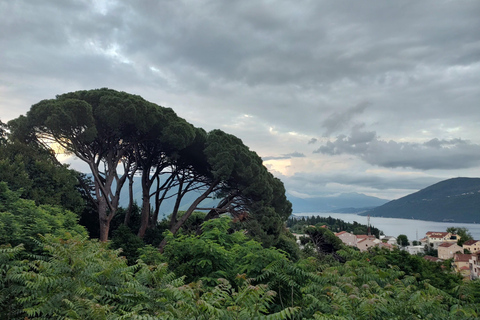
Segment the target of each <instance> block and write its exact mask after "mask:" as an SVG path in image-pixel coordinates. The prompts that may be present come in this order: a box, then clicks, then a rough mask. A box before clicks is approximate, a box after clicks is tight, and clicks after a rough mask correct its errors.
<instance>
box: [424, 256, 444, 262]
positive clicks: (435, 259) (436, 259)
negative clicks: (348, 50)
mask: <svg viewBox="0 0 480 320" xmlns="http://www.w3.org/2000/svg"><path fill="white" fill-rule="evenodd" d="M423 259H425V260H427V261H431V262H443V260H442V259H440V258H437V257H434V256H424V257H423Z"/></svg>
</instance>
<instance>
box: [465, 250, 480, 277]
mask: <svg viewBox="0 0 480 320" xmlns="http://www.w3.org/2000/svg"><path fill="white" fill-rule="evenodd" d="M478 255H479V254H478V253H476V254H472V256H471V257H470V259H469V260H468V267H469V269H470V279H472V280H475V279H478V278H479V277H480V261H479V259H478Z"/></svg>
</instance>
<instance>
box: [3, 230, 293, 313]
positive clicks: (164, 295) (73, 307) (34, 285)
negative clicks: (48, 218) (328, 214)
mask: <svg viewBox="0 0 480 320" xmlns="http://www.w3.org/2000/svg"><path fill="white" fill-rule="evenodd" d="M39 245H40V246H41V247H42V249H43V252H44V255H43V256H37V257H36V258H34V259H33V260H31V261H28V260H18V256H19V255H20V253H21V252H22V251H23V250H24V249H23V247H21V246H20V247H15V248H4V249H0V274H1V275H2V277H1V278H0V301H2V302H8V304H3V303H1V304H0V311H1V314H2V319H26V318H28V319H32V320H33V319H95V320H96V319H289V318H291V317H292V316H293V315H294V314H296V313H298V308H296V307H290V308H285V309H282V310H279V311H278V312H276V313H270V312H269V308H270V306H271V304H272V301H273V299H274V297H275V293H274V292H272V291H271V290H269V288H268V286H267V285H265V284H258V285H254V284H252V283H251V280H248V279H247V278H246V277H245V275H242V276H240V277H237V278H236V279H235V281H236V282H237V284H238V289H236V288H234V287H233V286H232V285H231V284H230V283H229V282H228V281H226V280H224V279H218V280H216V281H215V286H214V287H212V288H211V289H209V288H207V287H204V286H203V284H202V283H201V282H197V283H190V284H188V285H184V282H183V280H182V279H181V278H177V277H176V276H175V275H174V274H173V273H171V272H169V271H168V269H167V266H166V264H157V265H147V264H145V263H144V262H143V261H141V260H139V261H138V263H137V264H135V265H132V266H128V265H127V264H126V260H125V259H124V258H122V257H120V256H119V251H118V250H117V251H113V250H111V249H108V246H107V245H106V244H104V243H101V242H98V241H90V240H86V239H81V238H78V237H73V238H63V239H60V238H56V237H53V236H46V237H44V238H42V241H41V242H40V243H39Z"/></svg>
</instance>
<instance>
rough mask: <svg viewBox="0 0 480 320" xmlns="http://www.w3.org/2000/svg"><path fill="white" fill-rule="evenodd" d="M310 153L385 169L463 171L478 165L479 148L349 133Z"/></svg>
mask: <svg viewBox="0 0 480 320" xmlns="http://www.w3.org/2000/svg"><path fill="white" fill-rule="evenodd" d="M314 153H322V154H329V155H340V154H351V155H356V156H358V157H359V158H360V159H362V160H363V161H365V162H367V163H369V164H372V165H377V166H381V167H386V168H400V167H403V168H407V167H410V168H414V169H420V170H431V169H444V170H453V169H463V168H471V167H474V166H478V165H479V164H480V145H478V144H474V143H471V142H470V141H466V140H462V139H452V140H439V139H432V140H430V141H427V142H424V143H412V142H395V141H393V140H390V141H384V140H380V139H378V138H377V136H376V133H375V132H364V131H360V130H352V134H351V136H349V137H347V136H345V135H340V136H338V137H337V139H336V140H334V141H328V142H327V143H326V144H325V145H323V146H321V147H320V148H318V149H317V150H315V151H314Z"/></svg>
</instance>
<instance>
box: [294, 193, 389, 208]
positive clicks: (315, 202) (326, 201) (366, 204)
mask: <svg viewBox="0 0 480 320" xmlns="http://www.w3.org/2000/svg"><path fill="white" fill-rule="evenodd" d="M287 198H288V200H290V202H291V203H292V207H293V212H294V213H307V212H337V213H359V212H364V211H366V210H368V209H371V208H372V207H377V206H381V205H383V204H385V203H387V202H388V200H385V199H380V198H377V197H372V196H367V195H365V194H362V193H355V192H352V193H342V194H339V195H336V196H323V197H315V198H305V199H303V198H298V197H295V196H292V195H290V194H287Z"/></svg>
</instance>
